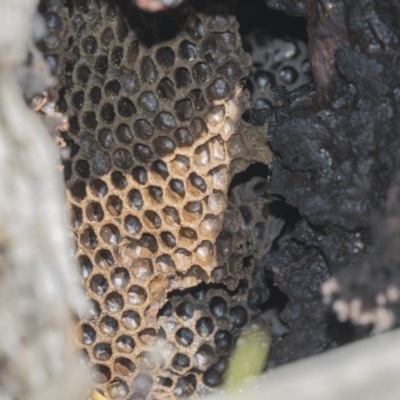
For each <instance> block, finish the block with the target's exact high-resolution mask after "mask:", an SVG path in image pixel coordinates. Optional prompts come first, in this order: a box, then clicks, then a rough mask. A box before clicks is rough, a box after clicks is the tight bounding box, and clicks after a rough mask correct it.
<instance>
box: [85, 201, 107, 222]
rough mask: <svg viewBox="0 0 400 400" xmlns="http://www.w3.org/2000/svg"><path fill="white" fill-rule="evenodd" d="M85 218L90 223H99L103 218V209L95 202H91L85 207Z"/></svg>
mask: <svg viewBox="0 0 400 400" xmlns="http://www.w3.org/2000/svg"><path fill="white" fill-rule="evenodd" d="M86 217H87V219H88V220H89V221H90V222H100V221H102V220H103V218H104V212H103V209H102V207H101V205H100V203H98V202H97V201H92V202H90V203H89V204H88V206H87V207H86Z"/></svg>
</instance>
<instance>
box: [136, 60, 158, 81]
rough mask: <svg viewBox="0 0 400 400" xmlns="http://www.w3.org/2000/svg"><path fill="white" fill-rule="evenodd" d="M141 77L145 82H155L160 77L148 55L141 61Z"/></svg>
mask: <svg viewBox="0 0 400 400" xmlns="http://www.w3.org/2000/svg"><path fill="white" fill-rule="evenodd" d="M140 78H141V80H142V82H143V83H148V84H153V83H154V82H155V81H156V80H157V78H158V71H157V68H156V66H155V64H154V62H153V60H152V59H151V58H150V57H148V56H146V57H143V59H142V62H141V63H140Z"/></svg>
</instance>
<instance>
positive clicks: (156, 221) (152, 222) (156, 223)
mask: <svg viewBox="0 0 400 400" xmlns="http://www.w3.org/2000/svg"><path fill="white" fill-rule="evenodd" d="M144 217H145V219H146V221H148V223H147V225H148V226H149V227H150V228H155V229H158V228H160V227H161V218H160V217H159V216H158V214H157V213H156V212H154V211H151V210H147V211H145V213H144Z"/></svg>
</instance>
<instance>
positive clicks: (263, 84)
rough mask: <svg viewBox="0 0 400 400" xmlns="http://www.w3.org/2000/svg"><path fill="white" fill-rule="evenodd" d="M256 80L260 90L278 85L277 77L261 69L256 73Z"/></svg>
mask: <svg viewBox="0 0 400 400" xmlns="http://www.w3.org/2000/svg"><path fill="white" fill-rule="evenodd" d="M254 82H255V84H256V86H257V88H258V89H259V90H262V91H265V90H267V89H271V88H272V87H274V86H275V85H276V81H275V77H274V75H273V74H271V73H270V72H267V71H263V70H259V71H257V72H256V73H255V74H254Z"/></svg>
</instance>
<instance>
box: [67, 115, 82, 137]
mask: <svg viewBox="0 0 400 400" xmlns="http://www.w3.org/2000/svg"><path fill="white" fill-rule="evenodd" d="M68 122H69V131H70V132H71V133H72V134H73V135H77V134H78V133H79V131H80V129H81V128H80V126H79V121H78V117H77V116H76V115H74V116H73V117H69V118H68Z"/></svg>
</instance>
